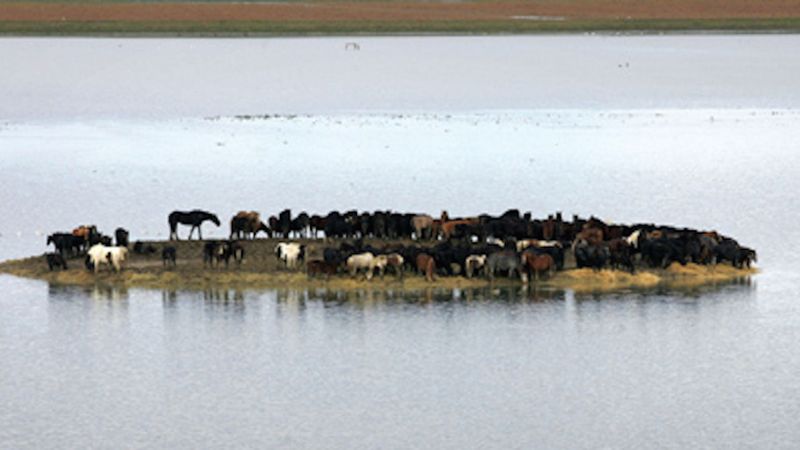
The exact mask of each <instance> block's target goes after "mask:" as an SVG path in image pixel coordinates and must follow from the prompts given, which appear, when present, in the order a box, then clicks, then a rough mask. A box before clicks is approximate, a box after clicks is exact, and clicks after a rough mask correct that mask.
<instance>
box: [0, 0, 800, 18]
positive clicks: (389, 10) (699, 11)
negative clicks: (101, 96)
mask: <svg viewBox="0 0 800 450" xmlns="http://www.w3.org/2000/svg"><path fill="white" fill-rule="evenodd" d="M798 16H800V1H797V0H762V1H752V0H704V1H697V0H672V1H663V0H592V1H575V0H545V1H533V2H531V1H479V2H409V1H405V2H390V1H369V2H298V3H269V4H259V3H228V4H215V3H202V2H198V3H155V4H153V3H147V4H141V3H110V4H108V3H102V2H100V3H89V4H85V3H83V4H81V3H78V4H76V3H25V2H21V3H4V4H0V21H196V22H208V21H252V20H257V21H319V22H336V21H442V20H448V21H449V20H453V21H464V20H466V21H470V20H480V21H494V20H508V19H512V20H553V19H678V18H680V19H687V18H689V19H721V18H788V17H798Z"/></svg>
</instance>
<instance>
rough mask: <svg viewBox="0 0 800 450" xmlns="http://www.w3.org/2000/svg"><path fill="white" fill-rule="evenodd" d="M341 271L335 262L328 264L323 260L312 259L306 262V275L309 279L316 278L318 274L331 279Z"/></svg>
mask: <svg viewBox="0 0 800 450" xmlns="http://www.w3.org/2000/svg"><path fill="white" fill-rule="evenodd" d="M338 271H339V264H338V263H335V262H328V261H324V260H321V259H312V260H310V261H308V262H306V275H307V276H308V277H309V278H312V277H315V276H317V275H318V274H323V275H325V278H326V279H327V278H330V276H331V275H336V272H338Z"/></svg>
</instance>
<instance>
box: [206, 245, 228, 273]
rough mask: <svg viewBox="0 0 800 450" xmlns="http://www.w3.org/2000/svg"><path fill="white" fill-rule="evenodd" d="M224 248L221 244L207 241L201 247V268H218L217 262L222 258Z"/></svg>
mask: <svg viewBox="0 0 800 450" xmlns="http://www.w3.org/2000/svg"><path fill="white" fill-rule="evenodd" d="M224 252H225V248H224V246H223V244H222V242H219V241H208V242H206V243H205V245H203V266H205V265H208V266H210V267H214V266H215V265H216V266H219V260H220V259H221V258H222V255H223V253H224Z"/></svg>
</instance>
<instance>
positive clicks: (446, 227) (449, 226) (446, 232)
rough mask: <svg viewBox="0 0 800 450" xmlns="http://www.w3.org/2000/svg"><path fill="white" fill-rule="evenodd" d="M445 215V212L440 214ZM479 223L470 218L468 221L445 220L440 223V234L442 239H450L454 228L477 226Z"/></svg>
mask: <svg viewBox="0 0 800 450" xmlns="http://www.w3.org/2000/svg"><path fill="white" fill-rule="evenodd" d="M445 214H446V211H445V212H443V213H442V216H443V217H444V215H445ZM479 222H480V221H479V220H478V219H477V218H470V219H456V220H447V221H442V226H441V228H440V231H441V233H442V237H444V239H445V240H446V239H450V236H451V235H452V234H453V233H454V232H455V230H456V227H458V226H464V225H466V226H472V225H477V224H478V223H479Z"/></svg>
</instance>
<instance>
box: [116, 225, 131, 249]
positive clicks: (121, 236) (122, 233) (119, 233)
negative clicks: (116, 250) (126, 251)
mask: <svg viewBox="0 0 800 450" xmlns="http://www.w3.org/2000/svg"><path fill="white" fill-rule="evenodd" d="M128 236H130V233H128V230H126V229H125V228H117V229H116V230H114V238H115V239H116V240H117V247H127V246H128Z"/></svg>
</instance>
